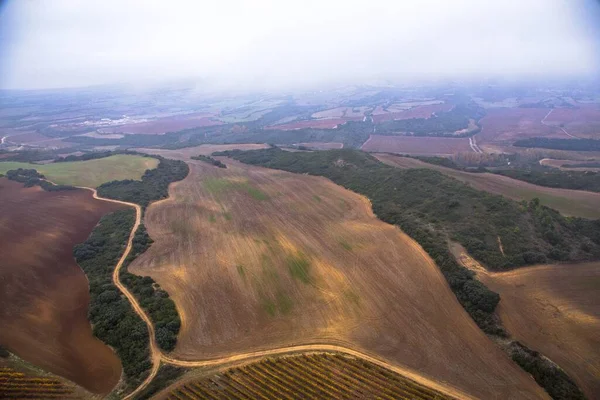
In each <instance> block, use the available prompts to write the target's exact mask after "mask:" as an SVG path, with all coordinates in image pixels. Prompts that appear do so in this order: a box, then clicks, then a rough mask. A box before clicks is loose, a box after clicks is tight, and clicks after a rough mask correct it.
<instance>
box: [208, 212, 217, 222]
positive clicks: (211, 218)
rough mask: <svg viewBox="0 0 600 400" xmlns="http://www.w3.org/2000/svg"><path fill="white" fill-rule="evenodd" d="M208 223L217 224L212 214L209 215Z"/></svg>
mask: <svg viewBox="0 0 600 400" xmlns="http://www.w3.org/2000/svg"><path fill="white" fill-rule="evenodd" d="M208 221H209V222H217V219H216V218H215V216H214V215H213V214H210V215H209V217H208Z"/></svg>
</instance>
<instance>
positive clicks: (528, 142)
mask: <svg viewBox="0 0 600 400" xmlns="http://www.w3.org/2000/svg"><path fill="white" fill-rule="evenodd" d="M513 146H517V147H537V148H542V149H553V150H570V151H600V140H598V139H552V138H542V137H534V138H528V139H521V140H517V141H516V142H514V143H513Z"/></svg>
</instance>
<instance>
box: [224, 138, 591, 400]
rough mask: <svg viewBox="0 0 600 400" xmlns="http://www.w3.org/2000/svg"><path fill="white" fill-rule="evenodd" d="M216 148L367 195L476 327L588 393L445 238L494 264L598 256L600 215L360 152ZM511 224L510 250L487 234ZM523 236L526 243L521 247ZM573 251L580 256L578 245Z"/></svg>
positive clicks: (554, 382) (540, 378)
mask: <svg viewBox="0 0 600 400" xmlns="http://www.w3.org/2000/svg"><path fill="white" fill-rule="evenodd" d="M213 154H214V155H227V156H230V157H233V158H235V159H237V160H239V161H242V162H245V163H248V164H253V165H261V166H264V167H268V168H275V169H282V170H286V171H290V172H295V173H308V174H311V175H319V176H325V177H327V178H329V179H331V180H332V181H333V182H335V183H337V184H340V185H341V186H344V187H346V188H347V189H350V190H353V191H355V192H357V193H360V194H363V195H365V196H367V197H368V198H369V199H370V200H371V202H372V205H373V211H374V212H375V214H376V215H377V216H378V217H379V218H380V219H381V220H383V221H385V222H388V223H391V224H395V225H398V226H399V227H400V228H401V229H402V230H403V231H404V232H405V233H407V234H408V235H409V236H411V237H412V238H413V239H415V240H416V241H417V242H418V243H419V244H420V245H421V246H422V247H423V249H424V250H425V251H426V252H427V253H428V254H429V255H430V256H431V258H432V259H433V260H434V261H435V262H436V264H437V265H438V267H439V268H440V270H441V272H442V273H443V275H444V277H445V278H446V280H447V281H448V284H449V285H450V288H451V289H452V291H453V292H454V294H455V295H456V297H457V299H458V300H459V302H460V303H461V305H462V306H463V307H464V308H465V310H466V311H467V312H468V313H469V315H470V316H471V317H472V318H473V320H474V321H475V322H476V323H477V325H478V326H479V327H480V328H481V329H482V330H483V331H484V332H486V333H487V334H488V335H490V336H492V337H498V338H501V340H503V341H506V342H508V343H509V348H510V351H509V349H506V351H507V352H508V353H509V355H511V357H512V358H513V359H514V360H515V362H517V363H518V364H519V365H520V366H521V367H522V368H523V369H525V370H526V371H527V372H529V373H531V374H532V375H533V376H534V378H535V379H536V381H537V382H538V384H539V385H540V386H542V387H543V388H544V389H545V390H546V391H547V392H548V393H549V394H550V395H551V396H552V397H553V398H555V399H581V398H583V397H580V396H582V395H581V391H580V390H579V389H578V388H577V385H575V383H574V382H573V381H572V380H571V379H570V378H569V377H568V376H567V375H566V373H564V371H562V370H561V369H560V368H559V367H558V366H556V365H555V364H553V363H552V362H551V361H550V360H548V359H547V358H545V357H543V356H542V355H541V354H539V353H537V352H535V351H532V350H529V349H527V348H526V347H524V346H523V345H521V344H520V343H518V342H514V341H510V339H509V334H508V333H507V332H506V331H505V330H504V328H503V327H502V325H501V322H500V320H499V318H498V316H497V315H496V313H495V309H496V306H497V304H498V302H499V301H500V296H499V295H498V294H497V293H495V292H493V291H491V290H489V289H488V288H487V287H486V286H485V285H483V284H482V283H481V282H480V281H478V280H477V279H475V276H474V273H473V272H472V271H470V270H468V269H466V268H464V267H463V266H462V265H460V264H459V263H458V262H457V261H456V259H455V258H454V256H453V255H452V254H451V253H450V251H449V249H448V246H447V240H448V238H451V239H453V240H457V241H458V242H460V243H461V244H462V245H463V246H465V247H466V248H467V249H468V250H469V252H470V253H471V254H472V255H473V256H474V257H475V258H477V259H479V260H480V261H482V262H483V263H484V264H486V260H487V261H491V262H492V264H491V265H492V267H493V268H495V269H505V268H507V267H516V266H521V265H525V264H528V263H538V262H542V260H544V262H545V261H548V259H559V258H566V257H568V256H569V255H570V254H571V253H570V252H569V251H567V249H569V247H566V246H571V247H577V245H576V241H577V240H581V241H583V243H592V244H593V246H595V247H594V250H592V248H591V247H590V248H588V249H587V250H586V251H585V252H586V253H588V254H589V255H590V256H593V257H596V258H597V257H600V254H599V253H598V249H597V246H598V245H600V221H589V220H585V219H581V218H565V217H562V216H561V215H560V214H559V213H557V212H556V211H554V210H552V209H549V208H548V207H544V206H541V205H540V204H539V201H535V200H533V201H531V202H529V203H527V202H520V203H519V202H515V201H512V200H507V199H505V198H503V197H501V196H495V195H490V194H488V193H485V192H480V191H477V190H475V189H472V188H471V187H469V186H467V185H465V184H463V183H461V182H459V181H457V180H455V179H452V178H449V177H447V176H445V175H443V174H441V173H439V172H437V171H433V170H428V169H408V170H402V169H397V168H393V167H389V166H387V165H385V164H383V163H381V162H379V161H378V160H377V159H375V158H374V157H372V156H370V155H368V154H366V153H363V152H359V151H354V150H330V151H321V152H313V153H290V152H285V151H282V150H280V149H277V148H271V149H263V150H254V151H245V152H243V151H240V150H233V151H226V152H219V153H213ZM507 230H508V231H509V232H512V234H513V235H514V237H511V238H508V237H507V239H506V240H505V236H502V241H503V247H504V252H505V254H506V255H504V254H502V253H501V252H500V250H499V249H497V247H498V244H497V242H496V243H494V244H492V240H491V237H489V236H488V235H490V234H491V235H494V237H495V235H497V234H502V235H504V232H506V231H507ZM561 234H565V235H568V238H569V239H570V240H572V241H570V242H569V243H565V242H563V239H562V238H561V237H560V236H559V235H561ZM554 235H556V236H554ZM519 240H523V241H525V243H524V244H521V245H517V242H518V241H519ZM505 242H506V244H505ZM539 243H541V244H539ZM507 244H508V245H509V246H510V249H507ZM542 245H545V246H546V248H549V250H548V254H547V255H546V254H545V253H543V252H542V249H543V248H542V247H540V250H539V251H538V252H532V250H531V249H532V248H533V249H535V247H529V246H542ZM572 251H573V252H574V253H575V256H577V254H578V253H577V250H572ZM495 252H498V253H499V254H495ZM555 252H558V254H555ZM585 256H586V257H587V256H588V255H587V254H586V255H585ZM552 257H555V258H552ZM486 265H490V264H486ZM562 396H565V397H562Z"/></svg>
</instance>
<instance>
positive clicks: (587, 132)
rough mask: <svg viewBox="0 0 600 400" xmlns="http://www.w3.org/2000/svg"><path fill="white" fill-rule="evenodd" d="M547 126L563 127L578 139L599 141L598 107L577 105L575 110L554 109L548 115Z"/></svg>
mask: <svg viewBox="0 0 600 400" xmlns="http://www.w3.org/2000/svg"><path fill="white" fill-rule="evenodd" d="M545 122H546V123H547V124H551V125H555V126H560V127H564V129H565V130H566V131H567V132H569V133H571V134H572V135H576V136H577V137H580V138H588V139H600V105H598V104H578V105H577V107H576V108H556V109H553V110H552V112H551V113H550V114H549V115H548V117H547V118H546V120H545Z"/></svg>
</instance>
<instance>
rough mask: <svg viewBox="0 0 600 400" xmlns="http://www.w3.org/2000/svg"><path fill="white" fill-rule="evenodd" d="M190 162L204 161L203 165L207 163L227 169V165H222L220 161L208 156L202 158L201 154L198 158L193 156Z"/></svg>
mask: <svg viewBox="0 0 600 400" xmlns="http://www.w3.org/2000/svg"><path fill="white" fill-rule="evenodd" d="M192 160H198V161H204V162H205V163H209V164H211V165H214V166H215V167H219V168H227V165H225V164H223V163H222V162H221V161H219V160H215V159H214V158H212V157H209V156H203V155H202V154H200V155H198V156H193V157H192Z"/></svg>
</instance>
